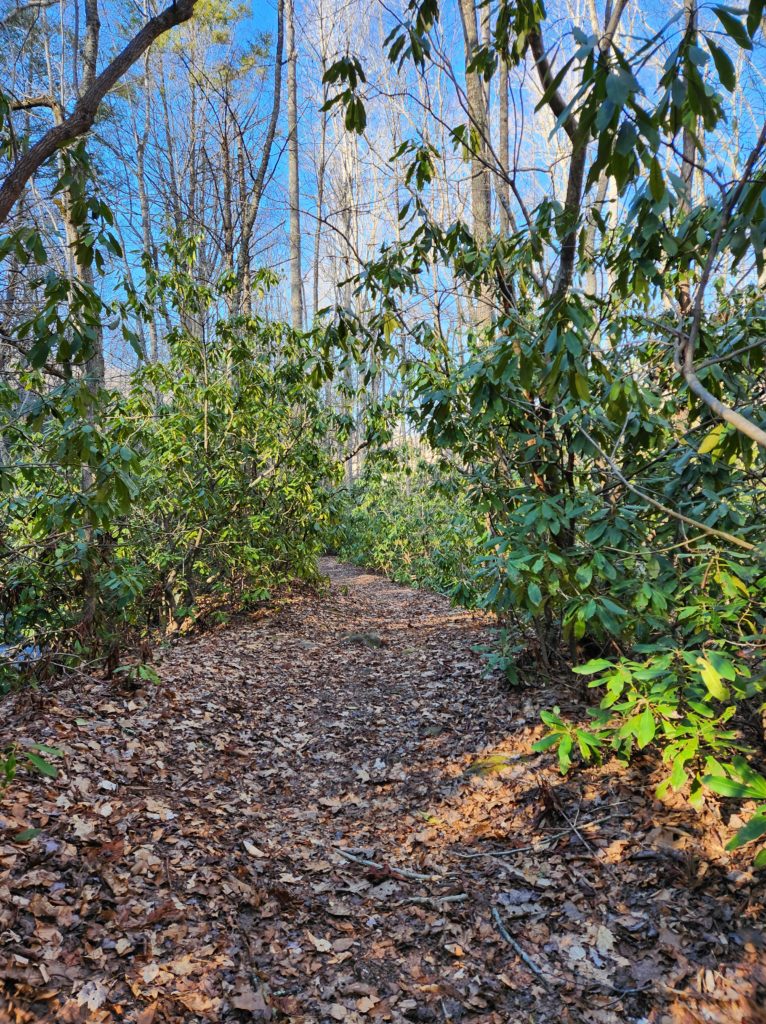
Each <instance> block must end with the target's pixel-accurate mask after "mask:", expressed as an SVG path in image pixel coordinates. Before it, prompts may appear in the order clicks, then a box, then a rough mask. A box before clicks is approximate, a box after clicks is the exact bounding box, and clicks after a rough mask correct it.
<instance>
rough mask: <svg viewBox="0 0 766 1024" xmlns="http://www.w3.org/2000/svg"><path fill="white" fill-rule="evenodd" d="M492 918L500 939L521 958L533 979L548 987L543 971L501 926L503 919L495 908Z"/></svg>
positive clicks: (549, 983) (503, 926)
mask: <svg viewBox="0 0 766 1024" xmlns="http://www.w3.org/2000/svg"><path fill="white" fill-rule="evenodd" d="M492 917H493V918H494V919H495V924H496V925H497V930H498V931H499V932H500V935H501V936H502V938H504V939H505V941H506V942H507V943H508V945H509V946H510V947H511V949H512V950H513V951H514V953H516V954H517V956H519V957H521V959H522V960H523V961H524V963H525V964H526V965H527V967H528V968H529V969H530V971H531V972H532V973H533V974H534V975H535V977H537V978H539V979H540V981H541V982H542V983H543V984H544V985H545V986H546V987H549V986H550V985H551V984H552V983H551V981H549V980H548V978H546V976H545V974H544V973H543V971H542V970H541V969H540V968H539V967H538V966H537V964H536V963H535V962H534V960H533V959H532V957H531V956H530V955H529V953H527V952H526V950H525V949H524V948H523V947H522V946H520V945H519V944H518V942H517V941H516V939H514V937H513V936H512V935H511V933H510V932H509V931H508V929H507V928H506V927H505V925H504V924H503V919H502V917H500V914H499V912H498V909H497V907H493V908H492Z"/></svg>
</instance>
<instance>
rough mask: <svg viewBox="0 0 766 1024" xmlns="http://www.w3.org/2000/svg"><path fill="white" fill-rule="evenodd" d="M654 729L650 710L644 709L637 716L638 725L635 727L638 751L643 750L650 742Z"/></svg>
mask: <svg viewBox="0 0 766 1024" xmlns="http://www.w3.org/2000/svg"><path fill="white" fill-rule="evenodd" d="M655 728H656V727H655V723H654V715H653V714H652V711H651V708H645V709H644V710H643V711H642V712H641V714H640V715H639V716H638V724H637V726H636V741H637V743H638V748H639V750H643V748H644V747H646V746H648V745H649V744H650V743H651V742H652V740H653V739H654V733H655Z"/></svg>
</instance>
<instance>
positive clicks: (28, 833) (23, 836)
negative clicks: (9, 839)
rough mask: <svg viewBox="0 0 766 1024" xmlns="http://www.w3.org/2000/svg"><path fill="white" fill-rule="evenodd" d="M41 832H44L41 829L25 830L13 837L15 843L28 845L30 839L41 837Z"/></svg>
mask: <svg viewBox="0 0 766 1024" xmlns="http://www.w3.org/2000/svg"><path fill="white" fill-rule="evenodd" d="M41 831H42V830H41V829H39V828H25V829H23V830H22V831H21V832H17V833H16V835H15V836H13V842H14V843H28V842H29V840H30V839H34V838H35V837H36V836H39V835H40V832H41Z"/></svg>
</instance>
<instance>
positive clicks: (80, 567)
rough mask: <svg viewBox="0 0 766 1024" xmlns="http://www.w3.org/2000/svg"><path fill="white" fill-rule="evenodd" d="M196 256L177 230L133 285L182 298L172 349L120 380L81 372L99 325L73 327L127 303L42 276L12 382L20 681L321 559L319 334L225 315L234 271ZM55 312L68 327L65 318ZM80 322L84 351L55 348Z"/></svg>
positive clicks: (12, 635) (10, 599) (12, 527)
mask: <svg viewBox="0 0 766 1024" xmlns="http://www.w3.org/2000/svg"><path fill="white" fill-rule="evenodd" d="M194 256H195V252H194V245H193V243H191V244H186V245H183V246H180V247H179V246H176V247H171V246H169V247H168V249H167V252H166V257H167V264H168V267H169V269H168V270H167V271H166V272H164V273H163V274H161V275H159V274H154V275H153V274H152V273H151V272H150V271H149V270H147V278H146V295H147V297H148V298H147V299H140V300H139V298H138V297H137V296H136V295H131V296H129V301H130V303H131V305H132V306H133V307H134V308H138V307H139V306H140V303H141V302H145V301H153V302H157V303H162V304H164V306H165V307H166V308H167V309H172V308H173V307H175V308H176V310H178V311H179V314H180V315H179V316H178V318H177V320H176V326H174V327H173V328H172V329H171V330H170V332H169V334H168V336H167V339H166V340H167V345H168V349H169V353H170V354H169V358H168V360H167V361H165V362H163V363H156V364H144V365H143V366H142V367H141V368H140V369H138V370H137V371H135V372H134V373H133V374H132V375H131V376H130V378H129V382H128V384H127V385H126V387H125V388H124V389H123V390H121V391H116V390H109V389H105V388H101V387H97V386H94V384H93V381H92V380H91V379H90V378H89V377H88V376H87V372H85V373H82V372H79V371H78V369H77V367H78V363H80V364H81V365H83V366H87V358H88V352H89V349H88V345H87V340H88V337H87V332H83V331H82V330H81V331H80V335H76V334H75V332H73V331H72V330H71V329H70V326H69V324H70V321H72V320H74V321H76V323H77V324H79V325H80V327H81V328H82V325H83V324H84V323H88V322H91V323H97V322H103V320H104V319H106V318H107V316H108V317H110V319H111V320H112V321H114V322H119V320H120V310H119V309H117V308H116V306H115V305H114V304H113V305H112V306H111V307H110V308H106V307H104V306H103V304H102V302H101V299H100V298H99V297H98V296H97V295H96V294H95V292H93V291H90V290H88V289H87V288H84V287H80V288H79V289H78V291H77V296H76V302H77V308H76V309H74V310H73V309H72V308H71V300H70V296H71V291H67V292H63V291H62V289H61V288H60V286H59V280H58V279H57V278H56V276H55V275H54V274H52V273H49V274H48V275H47V276H46V277H45V278H43V279H42V280H41V283H40V290H41V303H40V310H39V311H38V312H37V313H36V316H35V319H34V321H32V322H31V323H30V324H29V325H28V326H27V327H25V328H24V329H22V332H21V333H22V334H24V335H25V336H26V337H28V338H29V339H30V340H31V341H33V344H32V346H31V348H30V353H31V354H30V357H29V360H28V364H27V366H26V368H23V369H22V370H20V372H19V374H18V375H16V376H14V377H13V378H8V379H5V380H4V381H3V382H2V383H0V436H1V437H2V446H3V458H2V470H1V471H0V487H1V488H2V493H3V496H4V497H3V501H2V520H1V521H0V531H1V532H0V578H2V585H1V586H0V643H2V645H3V658H2V677H1V678H0V685H4V686H5V687H6V688H7V687H8V686H11V685H13V683H14V682H16V681H18V679H19V678H20V676H21V675H22V674H23V672H24V671H25V670H26V672H28V673H34V674H35V675H37V676H43V675H45V674H46V673H51V672H57V671H61V670H66V669H70V668H73V667H83V666H86V667H87V666H88V665H92V664H104V663H105V664H106V665H107V667H108V668H111V669H114V668H115V667H116V666H118V665H119V664H120V661H121V658H122V654H121V649H124V646H125V640H126V638H127V639H128V641H129V642H130V641H132V642H133V644H134V645H135V642H136V641H138V640H140V639H141V638H142V637H144V636H146V635H148V634H152V633H153V634H155V635H161V634H162V633H164V632H167V631H168V630H173V629H176V628H178V627H180V626H182V625H188V624H189V623H190V622H193V621H194V620H196V619H197V618H198V617H199V616H200V615H204V614H208V615H210V614H212V615H215V614H217V611H216V610H217V609H220V608H223V607H231V606H235V607H237V606H238V607H247V606H248V605H252V604H254V603H256V602H259V601H261V600H263V599H265V598H267V597H268V596H269V594H270V592H271V591H272V590H273V588H274V587H276V586H279V585H280V584H281V583H283V582H284V581H286V580H289V579H291V578H294V577H300V578H303V579H312V578H315V576H316V556H317V554H318V553H319V551H320V548H321V530H322V524H323V522H324V520H325V519H326V517H327V515H328V502H327V493H328V485H329V484H331V483H332V482H333V481H334V479H335V475H336V473H337V463H336V460H335V459H334V458H333V456H332V455H331V454H330V452H329V448H328V445H327V443H326V440H325V435H326V430H327V428H328V415H327V413H326V411H325V409H324V408H323V406H322V403H321V401H320V391H319V384H318V383H317V382H316V379H315V378H316V375H315V374H313V375H312V374H311V373H309V372H308V371H307V366H309V364H310V360H311V359H312V352H311V342H310V340H307V339H305V338H303V337H300V336H297V335H296V334H295V333H294V332H292V331H291V330H290V329H289V328H287V327H285V326H284V325H282V324H278V323H272V322H267V321H265V320H262V319H260V318H259V317H249V318H242V317H239V318H235V319H232V318H231V317H227V316H225V315H223V316H221V315H219V313H218V311H219V310H220V309H221V305H222V303H223V304H224V309H225V300H226V296H227V294H228V291H229V289H230V287H231V284H230V282H228V281H223V282H221V284H220V286H216V287H214V288H213V287H207V286H201V285H200V284H199V283H198V282H197V281H196V280H195V278H194V275H193V272H192V268H193V263H194ZM266 283H268V282H266ZM83 307H84V308H86V309H87V316H84V315H83V314H82V309H83ZM54 317H55V318H57V320H58V322H60V324H61V328H60V330H61V331H62V334H55V335H52V334H51V331H50V321H51V319H52V318H54ZM73 336H77V337H78V338H79V339H80V341H81V343H80V342H78V349H77V351H75V350H74V347H73V346H72V345H71V344H70V345H69V347H68V348H67V350H66V352H65V353H64V355H63V356H62V355H61V352H60V351H58V352H56V351H54V350H53V347H52V345H51V343H50V339H51V337H57V338H58V339H59V341H58V349H59V350H60V349H61V345H62V344H63V342H62V341H61V338H62V337H63V338H64V340H66V339H67V338H69V339H71V338H72V337H73ZM51 360H55V363H51ZM35 364H37V365H35ZM62 367H63V369H62ZM57 368H58V371H60V372H59V378H58V380H57V382H56V385H55V386H52V382H51V377H50V370H51V369H57ZM312 381H314V382H313V383H312Z"/></svg>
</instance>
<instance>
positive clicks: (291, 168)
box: [287, 0, 303, 331]
mask: <svg viewBox="0 0 766 1024" xmlns="http://www.w3.org/2000/svg"><path fill="white" fill-rule="evenodd" d="M297 64H298V56H297V52H296V49H295V0H287V167H288V192H289V203H290V312H291V318H292V325H293V327H294V328H295V330H296V331H302V330H303V277H302V274H301V209H300V180H299V167H298V84H297Z"/></svg>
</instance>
